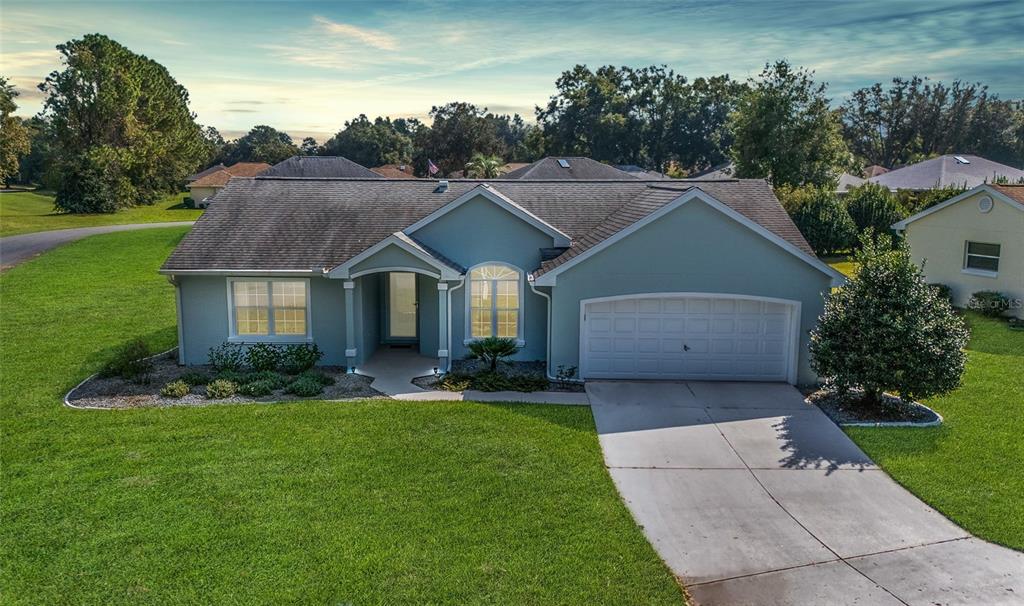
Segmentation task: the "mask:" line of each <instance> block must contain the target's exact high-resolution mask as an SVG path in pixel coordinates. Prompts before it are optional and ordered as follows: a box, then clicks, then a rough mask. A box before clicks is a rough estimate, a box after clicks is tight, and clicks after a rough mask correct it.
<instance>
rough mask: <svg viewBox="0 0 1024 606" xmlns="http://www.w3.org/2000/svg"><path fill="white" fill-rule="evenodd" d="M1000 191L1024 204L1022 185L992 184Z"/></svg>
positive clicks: (1023, 187)
mask: <svg viewBox="0 0 1024 606" xmlns="http://www.w3.org/2000/svg"><path fill="white" fill-rule="evenodd" d="M992 187H993V188H995V189H996V190H997V191H999V192H1000V193H1003V194H1006V195H1007V196H1009V197H1010V198H1013V199H1014V200H1016V201H1018V202H1020V203H1021V204H1024V185H992Z"/></svg>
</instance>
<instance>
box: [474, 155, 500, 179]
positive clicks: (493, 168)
mask: <svg viewBox="0 0 1024 606" xmlns="http://www.w3.org/2000/svg"><path fill="white" fill-rule="evenodd" d="M504 166H505V161H504V160H502V159H501V158H499V157H498V156H486V155H484V154H474V155H473V159H472V160H470V161H469V163H467V164H466V175H467V176H469V177H475V178H477V179H494V178H496V177H499V176H501V174H502V172H503V171H502V170H501V169H502V167H504Z"/></svg>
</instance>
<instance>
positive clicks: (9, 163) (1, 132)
mask: <svg viewBox="0 0 1024 606" xmlns="http://www.w3.org/2000/svg"><path fill="white" fill-rule="evenodd" d="M17 96H18V91H17V90H15V88H14V85H12V84H11V83H10V82H9V81H8V80H7V78H4V77H3V76H0V182H3V184H4V186H6V185H7V184H8V181H10V180H12V179H13V178H14V177H16V176H17V174H18V166H19V163H20V161H21V158H22V156H24V155H26V154H28V152H29V149H30V141H31V138H30V133H29V130H28V129H27V128H25V125H24V124H23V123H22V120H21V118H18V117H17V116H15V115H14V110H16V109H18V104H17V103H15V101H14V99H15V98H16V97H17Z"/></svg>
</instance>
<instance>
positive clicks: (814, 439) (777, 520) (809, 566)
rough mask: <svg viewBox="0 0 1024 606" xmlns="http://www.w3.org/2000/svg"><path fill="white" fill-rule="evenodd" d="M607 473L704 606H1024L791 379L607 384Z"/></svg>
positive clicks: (1009, 564) (994, 560) (997, 562)
mask: <svg viewBox="0 0 1024 606" xmlns="http://www.w3.org/2000/svg"><path fill="white" fill-rule="evenodd" d="M587 395H588V396H589V398H590V402H591V406H592V409H593V412H594V420H595V422H596V424H597V430H598V433H599V434H600V440H601V448H602V450H603V451H604V457H605V463H606V464H607V466H608V469H609V473H610V474H611V476H612V478H613V479H614V481H615V484H616V486H617V487H618V489H619V492H620V493H621V494H622V497H623V499H624V500H625V502H626V504H627V505H628V507H629V508H630V510H631V511H632V512H633V516H634V517H635V518H636V520H637V523H638V524H640V526H642V527H643V530H644V533H645V534H646V535H647V538H648V540H650V542H651V544H652V545H654V547H655V549H656V550H657V551H658V553H659V554H660V555H661V557H662V558H663V559H664V560H665V562H666V563H667V564H668V565H669V567H670V568H671V569H672V571H673V572H674V573H675V574H676V575H677V576H679V577H680V578H681V579H682V580H683V581H684V582H685V584H686V586H687V589H688V590H689V592H690V594H691V596H692V597H693V599H694V601H695V602H696V603H697V604H701V605H709V604H729V605H736V604H775V605H783V604H861V605H863V604H896V605H899V604H904V605H905V604H915V605H916V604H921V605H925V604H928V605H935V604H942V605H946V604H990V605H991V604H1024V553H1020V552H1017V551H1013V550H1010V549H1005V548H1003V547H999V546H996V545H993V544H991V543H987V542H985V541H982V540H980V539H977V538H974V537H972V536H970V535H969V534H968V533H966V532H965V531H964V530H962V529H961V528H959V527H958V526H956V525H955V524H953V523H952V522H950V521H949V520H947V519H946V518H945V517H943V516H942V515H941V514H939V513H938V512H936V511H935V510H933V509H932V508H930V507H928V506H927V505H925V504H924V503H922V502H921V501H919V500H918V499H917V498H916V497H914V496H913V495H912V494H910V493H909V492H907V491H906V490H904V489H903V488H902V487H900V486H899V485H898V484H896V483H895V482H894V481H893V480H892V479H890V478H889V476H888V475H886V473H885V472H884V471H882V470H880V469H878V468H877V467H876V466H875V464H874V463H873V462H872V461H871V460H870V459H869V458H868V457H867V455H865V454H864V453H863V452H862V451H861V450H860V449H859V448H858V447H857V445H856V444H854V443H853V441H851V440H850V439H849V438H848V437H847V436H846V434H844V433H843V432H842V430H840V429H839V428H838V427H836V426H835V424H833V423H832V422H831V421H830V420H829V419H828V418H827V417H826V416H825V415H824V414H822V413H821V412H820V411H819V410H818V409H817V408H814V407H812V406H809V405H807V404H805V403H804V402H803V397H802V396H801V395H800V393H799V392H798V391H797V390H796V389H794V388H793V387H791V386H789V385H785V384H780V383H701V382H690V383H681V382H679V383H667V382H666V383H631V382H594V383H588V384H587Z"/></svg>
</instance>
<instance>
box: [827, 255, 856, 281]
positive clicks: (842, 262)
mask: <svg viewBox="0 0 1024 606" xmlns="http://www.w3.org/2000/svg"><path fill="white" fill-rule="evenodd" d="M822 261H824V262H826V263H828V264H829V265H831V266H832V269H834V270H836V271H838V272H839V273H841V274H843V275H844V276H852V275H853V273H854V272H855V271H857V262H856V261H854V260H853V258H852V257H851V256H849V255H842V256H839V257H822Z"/></svg>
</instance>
